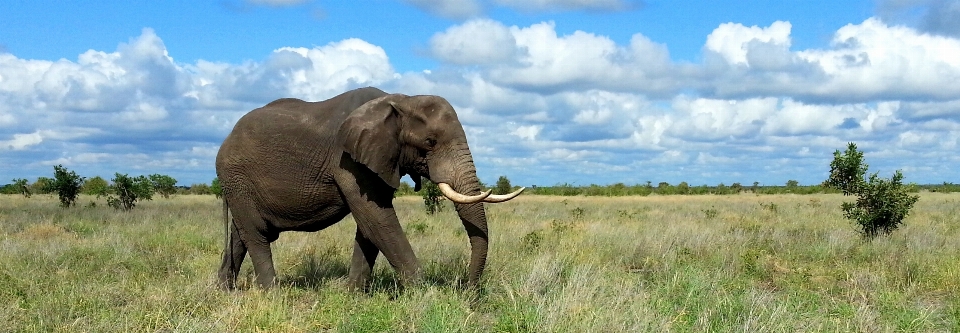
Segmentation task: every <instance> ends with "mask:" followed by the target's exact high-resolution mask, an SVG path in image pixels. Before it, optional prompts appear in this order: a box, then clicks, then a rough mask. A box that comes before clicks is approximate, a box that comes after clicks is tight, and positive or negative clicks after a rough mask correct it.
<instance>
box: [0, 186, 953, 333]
mask: <svg viewBox="0 0 960 333" xmlns="http://www.w3.org/2000/svg"><path fill="white" fill-rule="evenodd" d="M842 200H844V198H843V197H841V196H839V195H832V194H820V195H803V196H800V195H761V196H755V195H748V194H742V195H730V196H709V195H708V196H649V197H617V198H600V197H589V198H585V197H549V196H521V197H520V198H518V199H517V200H514V201H512V202H510V203H504V204H499V205H490V206H488V208H487V213H488V217H489V220H490V224H491V227H490V229H491V230H492V239H491V253H490V260H489V264H488V266H487V270H486V275H485V276H484V283H483V287H482V288H481V289H479V290H471V289H464V288H462V281H461V279H465V271H466V261H467V258H468V255H469V253H468V252H469V249H468V247H467V240H466V237H465V235H464V232H463V228H462V226H460V224H459V222H458V220H457V218H456V215H455V213H453V212H451V209H447V210H445V211H444V212H443V213H440V214H438V215H433V216H429V215H426V214H425V213H424V212H423V204H422V201H420V199H419V198H416V197H403V198H400V199H397V201H396V205H397V210H398V213H399V215H400V220H401V221H402V222H403V223H404V226H405V230H406V231H407V234H408V237H409V238H410V240H411V242H412V243H413V246H414V248H415V250H416V251H417V254H418V256H419V257H420V259H421V261H423V263H424V269H425V271H426V272H425V273H426V274H425V275H426V281H425V283H424V284H423V285H422V286H412V287H409V288H405V289H404V288H401V287H399V286H397V285H396V283H395V281H396V277H395V275H394V272H393V271H392V269H391V268H390V267H389V265H388V264H387V263H386V262H385V260H383V259H382V258H381V259H380V261H379V262H378V264H377V267H376V269H375V273H374V274H375V277H374V283H373V286H372V287H371V291H370V292H369V293H355V292H350V291H349V290H348V289H347V288H346V286H345V277H346V273H347V270H348V265H349V256H350V250H352V243H351V241H352V238H353V232H354V230H355V227H354V222H353V221H352V220H351V219H350V218H348V219H347V220H345V221H344V222H342V223H340V224H338V225H335V226H334V227H331V228H330V229H327V230H324V231H321V232H319V233H286V234H283V235H282V236H281V238H280V239H279V240H278V241H277V242H276V243H274V259H275V262H276V263H277V267H278V276H279V277H278V279H279V280H280V281H279V285H280V287H278V288H274V289H271V290H268V291H263V290H258V289H256V288H253V287H251V285H252V272H251V270H250V268H249V262H248V263H247V264H246V265H245V266H244V273H242V274H241V278H240V285H241V287H242V290H241V291H238V292H222V291H219V290H217V289H216V288H214V287H213V285H214V275H215V270H216V268H217V267H218V265H219V258H220V251H221V244H222V234H221V233H222V226H221V224H220V209H219V203H218V201H217V200H216V199H215V198H213V197H212V196H191V195H182V196H176V197H173V198H171V199H157V200H154V201H149V202H145V203H142V204H141V205H138V206H137V208H136V209H135V210H133V211H131V212H117V211H114V210H113V209H110V208H107V207H104V206H105V205H104V203H103V202H102V201H101V202H97V206H96V207H89V206H88V205H89V203H90V202H95V201H96V200H95V199H94V198H92V197H82V198H81V199H80V204H81V207H75V208H71V209H61V208H59V207H57V201H56V198H54V197H52V196H34V197H32V198H29V199H26V198H23V197H21V196H14V195H0V323H5V324H0V331H10V332H33V331H43V332H49V331H52V332H158V331H165V332H256V331H263V332H317V331H337V332H395V331H411V332H496V331H507V332H626V331H632V332H645V331H649V332H663V331H673V332H707V331H710V332H812V331H823V332H958V331H960V194H937V193H922V194H921V199H920V201H919V202H918V203H917V205H916V207H915V208H914V210H913V213H912V214H911V215H910V216H909V217H908V219H907V220H906V224H905V226H904V227H902V228H901V229H899V230H898V231H896V232H895V233H894V234H893V235H891V236H889V237H883V238H880V239H877V240H874V241H871V242H865V241H863V240H861V239H860V238H859V236H858V234H857V232H856V230H855V229H854V228H853V225H852V224H851V223H850V222H848V221H846V220H844V219H843V217H842V216H841V215H840V214H841V213H840V209H839V207H838V206H839V204H840V202H841V201H842Z"/></svg>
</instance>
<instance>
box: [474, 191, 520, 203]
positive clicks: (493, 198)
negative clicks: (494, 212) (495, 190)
mask: <svg viewBox="0 0 960 333" xmlns="http://www.w3.org/2000/svg"><path fill="white" fill-rule="evenodd" d="M524 189H526V187H521V188H520V189H519V190H516V191H513V193H510V194H491V195H490V196H488V197H487V198H486V199H483V202H489V203H498V202H504V201H507V200H510V199H513V198H516V197H517V196H518V195H520V192H523V190H524Z"/></svg>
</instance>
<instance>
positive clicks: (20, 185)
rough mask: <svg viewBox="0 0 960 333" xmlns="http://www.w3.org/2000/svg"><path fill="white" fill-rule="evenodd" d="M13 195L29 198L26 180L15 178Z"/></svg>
mask: <svg viewBox="0 0 960 333" xmlns="http://www.w3.org/2000/svg"><path fill="white" fill-rule="evenodd" d="M12 186H13V191H14V192H13V193H19V194H23V196H24V197H27V198H29V197H30V188H29V187H27V180H26V179H23V178H16V179H14V180H13V185H12Z"/></svg>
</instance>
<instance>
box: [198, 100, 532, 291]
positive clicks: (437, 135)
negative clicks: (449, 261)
mask: <svg viewBox="0 0 960 333" xmlns="http://www.w3.org/2000/svg"><path fill="white" fill-rule="evenodd" d="M216 169H217V177H219V179H220V184H221V187H222V189H223V192H222V194H223V198H224V204H223V210H224V225H225V228H226V233H227V236H226V240H225V244H224V254H223V261H222V263H221V266H220V270H219V273H218V280H219V284H220V285H221V287H223V288H226V289H233V288H234V287H235V285H236V279H237V274H238V273H239V271H240V265H241V264H242V263H243V259H244V257H245V254H246V253H249V254H250V259H251V260H252V261H253V268H254V273H255V274H256V281H257V284H258V285H260V286H261V287H265V288H266V287H270V286H272V285H273V283H274V279H275V277H276V271H275V269H274V266H273V258H272V253H271V250H270V243H272V242H273V241H275V240H276V239H277V238H278V237H279V234H280V232H283V231H311V232H312V231H319V230H322V229H324V228H326V227H329V226H330V225H333V224H334V223H337V222H339V221H340V220H342V219H343V218H344V217H345V216H347V214H353V217H354V219H355V220H356V223H357V231H356V238H355V241H354V249H353V258H352V262H351V267H350V273H349V281H350V283H351V285H352V286H354V287H362V286H364V285H365V284H366V283H367V281H368V280H369V277H370V273H371V268H372V267H373V264H374V261H375V260H376V258H377V256H378V254H379V253H381V252H382V253H383V254H384V256H385V257H386V258H387V260H388V261H389V262H390V264H391V265H392V266H393V267H394V269H396V270H397V272H398V273H399V275H400V278H401V280H402V281H403V282H404V283H408V282H413V281H417V280H419V279H420V277H421V266H420V262H419V261H418V260H417V257H416V255H415V254H414V253H413V249H412V248H411V247H410V242H409V241H408V240H407V238H406V236H405V235H404V233H403V230H402V228H401V226H400V222H399V220H398V219H397V214H396V212H395V211H394V208H393V193H394V190H395V189H396V188H397V186H398V185H399V184H400V177H402V176H403V175H405V174H409V175H410V176H411V178H413V179H414V181H415V183H416V184H415V185H416V189H417V190H419V189H420V180H421V176H422V177H427V178H428V179H430V180H431V181H433V182H434V183H437V184H439V185H440V187H441V190H442V191H443V193H444V195H445V196H446V197H447V198H448V199H450V200H451V201H453V202H454V203H455V206H456V210H457V214H458V215H459V216H460V220H461V222H462V223H463V226H464V227H465V228H466V233H467V235H468V236H469V240H470V246H471V251H472V253H471V257H470V265H469V267H468V269H469V278H468V284H469V285H475V284H476V283H477V282H478V280H479V279H480V275H481V273H482V272H483V268H484V266H485V264H486V259H487V242H488V238H489V233H488V229H487V219H486V214H485V212H484V206H483V203H484V202H503V201H506V200H510V199H512V198H514V197H516V196H517V195H519V194H520V192H521V191H522V190H523V189H520V190H518V191H516V192H514V193H511V194H506V195H490V192H489V191H486V192H481V188H480V183H479V181H478V179H477V175H476V169H475V167H474V164H473V157H472V155H471V154H470V148H469V147H468V146H467V138H466V135H465V134H464V131H463V127H462V126H461V125H460V121H459V120H458V119H457V114H456V112H455V111H454V109H453V107H452V106H451V105H450V103H448V102H447V101H446V100H445V99H443V98H441V97H438V96H406V95H401V94H387V93H385V92H383V91H381V90H379V89H376V88H369V87H368V88H361V89H356V90H352V91H348V92H346V93H343V94H341V95H338V96H336V97H333V98H331V99H328V100H325V101H321V102H305V101H302V100H299V99H293V98H285V99H279V100H276V101H273V102H271V103H269V104H267V105H265V106H263V107H261V108H258V109H255V110H253V111H250V112H249V113H247V114H246V115H244V116H243V117H242V118H240V120H239V121H238V122H237V124H236V126H235V127H234V128H233V131H231V132H230V134H229V135H228V136H227V138H226V139H225V140H224V141H223V144H222V145H221V146H220V150H219V152H218V153H217V161H216ZM229 215H232V217H233V218H232V221H233V223H232V224H231V223H230V218H229V217H228V216H229ZM231 225H232V227H231Z"/></svg>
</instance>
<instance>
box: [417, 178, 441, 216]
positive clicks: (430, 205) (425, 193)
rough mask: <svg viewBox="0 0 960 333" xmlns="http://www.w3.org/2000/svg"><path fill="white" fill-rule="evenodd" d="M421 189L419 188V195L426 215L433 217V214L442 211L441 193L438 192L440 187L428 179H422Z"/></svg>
mask: <svg viewBox="0 0 960 333" xmlns="http://www.w3.org/2000/svg"><path fill="white" fill-rule="evenodd" d="M420 184H421V185H422V187H421V188H420V195H421V196H422V197H423V205H424V206H425V208H426V210H427V214H430V215H433V214H434V213H437V212H441V211H443V201H441V199H443V193H442V192H440V186H437V184H434V183H433V182H432V181H430V180H429V179H426V178H423V180H422V181H421V183H420Z"/></svg>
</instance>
